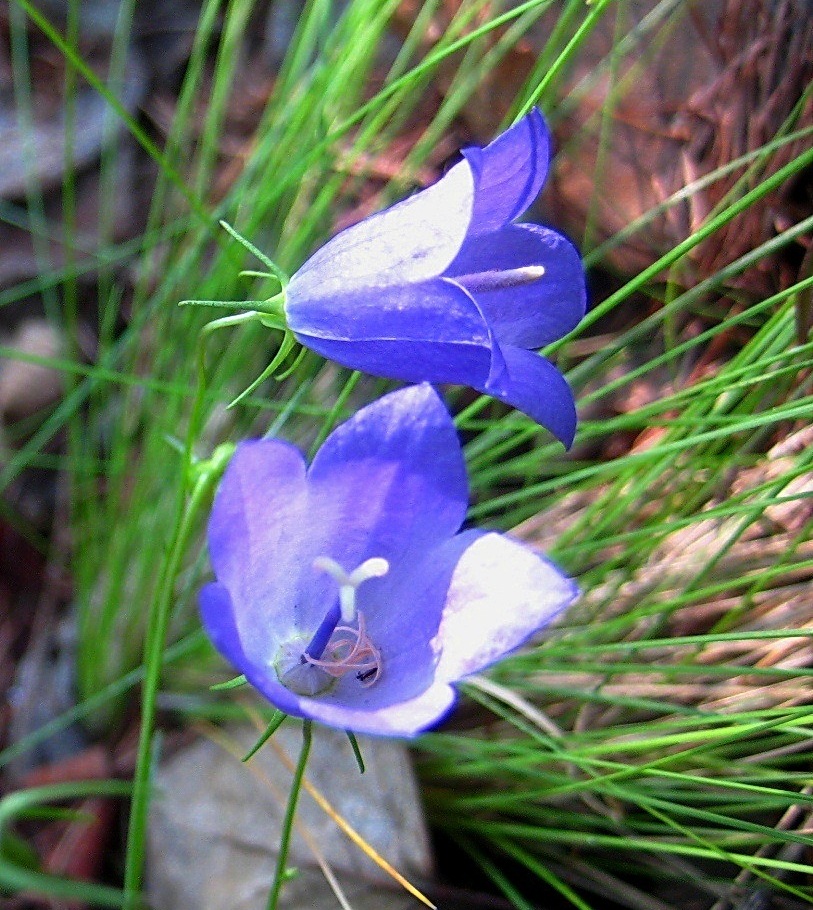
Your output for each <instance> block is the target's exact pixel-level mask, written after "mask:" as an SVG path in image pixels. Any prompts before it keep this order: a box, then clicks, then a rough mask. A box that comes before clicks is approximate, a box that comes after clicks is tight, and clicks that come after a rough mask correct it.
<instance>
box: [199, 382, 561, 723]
mask: <svg viewBox="0 0 813 910" xmlns="http://www.w3.org/2000/svg"><path fill="white" fill-rule="evenodd" d="M467 503H468V484H467V479H466V472H465V466H464V462H463V456H462V452H461V449H460V443H459V441H458V438H457V434H456V432H455V428H454V424H453V422H452V420H451V418H450V416H449V414H448V412H447V411H446V408H445V407H444V405H443V403H442V402H441V400H440V398H439V397H438V395H437V393H436V392H435V391H434V390H433V389H432V387H431V386H430V385H428V384H425V383H424V384H422V385H418V386H410V387H407V388H405V389H401V390H399V391H396V392H392V393H390V394H389V395H386V396H384V397H383V398H381V399H379V400H378V401H376V402H375V403H373V404H371V405H369V406H368V407H366V408H363V409H362V410H360V411H359V412H358V413H357V414H356V415H355V416H354V417H352V418H351V419H350V420H348V421H347V422H346V423H345V424H343V425H342V426H340V427H339V428H338V429H336V430H335V431H334V432H333V433H332V434H331V435H330V436H329V437H328V439H327V440H326V441H325V443H324V444H323V446H322V447H321V449H320V450H319V452H318V453H317V455H316V457H315V458H314V460H313V463H312V464H311V466H310V467H309V468H307V467H306V465H305V462H304V459H303V457H302V455H301V453H300V452H299V450H298V449H296V448H294V447H293V446H291V445H289V444H288V443H285V442H282V441H279V440H274V439H265V440H255V441H249V442H243V443H241V444H240V445H239V446H238V447H237V450H236V452H235V454H234V456H233V458H232V461H231V463H230V464H229V466H228V468H227V470H226V473H225V474H224V477H223V480H222V482H221V485H220V488H219V490H218V493H217V495H216V497H215V502H214V506H213V510H212V516H211V520H210V523H209V551H210V555H211V560H212V565H213V567H214V571H215V575H216V577H217V580H216V581H215V582H213V583H210V584H208V585H206V586H205V587H204V588H203V590H202V591H201V594H200V607H201V614H202V618H203V623H204V626H205V627H206V630H207V632H208V633H209V635H210V637H211V638H212V640H213V642H214V644H215V645H216V647H217V648H218V649H219V650H220V652H221V653H222V654H223V655H224V656H225V657H226V658H227V659H228V660H229V661H230V662H231V663H232V664H233V665H234V666H235V667H236V668H237V669H238V670H239V671H240V672H241V673H243V674H245V676H246V678H247V680H248V682H249V683H251V684H252V685H253V686H254V687H255V688H257V689H258V690H259V691H260V692H261V693H262V694H263V695H264V696H265V697H266V698H267V699H268V700H269V701H270V702H271V703H272V704H274V705H275V706H276V707H277V708H279V709H280V710H281V711H284V712H286V713H287V714H292V715H295V716H298V717H305V718H312V719H314V720H318V721H321V722H322V723H325V724H328V725H331V726H335V727H339V728H343V729H347V730H353V731H357V732H362V733H372V734H378V735H386V736H414V735H415V734H417V733H418V732H420V731H421V730H423V729H425V728H426V727H428V726H430V725H431V724H433V723H434V722H436V721H437V720H438V719H439V718H440V717H441V716H442V715H443V714H445V713H446V711H447V710H448V709H449V708H450V707H451V705H452V703H453V701H454V698H455V694H454V689H453V688H452V685H451V684H452V683H454V682H455V681H457V680H460V679H462V678H463V677H465V676H467V675H469V674H471V673H475V672H477V671H479V670H481V669H483V668H484V667H486V666H488V665H489V664H491V663H493V662H494V661H496V660H498V659H499V658H501V657H503V656H504V655H505V654H506V653H508V652H509V651H512V650H513V649H515V648H517V647H518V646H519V645H521V644H522V643H523V642H524V641H525V640H526V639H527V638H528V637H529V636H530V635H532V634H533V633H534V632H536V631H537V630H538V629H540V628H541V627H543V626H545V625H546V624H547V623H548V622H550V620H551V619H553V617H555V616H556V614H557V613H559V612H560V611H561V610H563V609H564V608H565V607H566V606H567V605H568V604H569V603H571V601H572V600H573V599H574V598H575V596H576V594H577V589H576V586H575V584H574V583H573V582H572V581H571V580H570V579H568V578H567V577H565V576H564V575H562V574H561V573H560V572H559V570H558V569H556V568H555V567H554V566H553V565H551V563H549V562H548V561H547V560H545V559H544V558H543V557H541V556H539V555H538V554H537V553H535V552H533V551H532V550H530V549H529V548H527V547H525V546H523V545H521V544H519V543H517V542H515V541H512V540H510V539H509V538H507V537H505V536H503V535H501V534H497V533H493V532H486V531H478V530H466V531H463V532H460V526H461V524H462V522H463V519H464V517H465V514H466V508H467Z"/></svg>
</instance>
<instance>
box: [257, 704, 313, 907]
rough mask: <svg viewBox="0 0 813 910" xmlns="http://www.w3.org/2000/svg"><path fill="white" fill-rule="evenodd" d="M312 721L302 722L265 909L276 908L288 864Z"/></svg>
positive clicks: (308, 752)
mask: <svg viewBox="0 0 813 910" xmlns="http://www.w3.org/2000/svg"><path fill="white" fill-rule="evenodd" d="M312 732H313V731H312V722H311V721H309V720H306V721H304V722H303V724H302V751H301V752H300V753H299V761H298V762H297V765H296V769H295V770H294V777H293V780H292V781H291V792H290V794H289V796H288V805H287V807H286V809H285V818H284V819H283V821H282V833H281V835H280V840H279V852H278V853H277V866H276V869H275V870H274V883H273V884H272V886H271V892H270V894H269V895H268V904H267V910H277V904H278V902H279V896H280V892H281V891H282V884H283V882H284V881H285V870H286V867H287V864H288V850H289V849H290V846H291V834H292V833H293V828H294V816H295V815H296V804H297V802H298V800H299V792H300V790H301V789H302V779H303V777H304V776H305V765H307V763H308V756H309V755H310V751H311V739H312Z"/></svg>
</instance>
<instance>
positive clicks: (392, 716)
mask: <svg viewBox="0 0 813 910" xmlns="http://www.w3.org/2000/svg"><path fill="white" fill-rule="evenodd" d="M454 701H455V691H454V689H452V687H451V686H448V685H445V684H436V685H433V686H431V687H430V688H429V689H427V690H426V691H425V692H422V693H421V694H420V695H417V696H416V697H415V698H411V699H409V700H408V701H403V702H400V703H399V704H392V705H387V706H385V707H382V708H375V709H372V710H371V709H370V708H366V707H365V706H363V705H359V706H357V707H350V706H347V705H343V704H340V703H339V702H338V701H329V700H324V701H323V700H317V699H301V701H300V707H301V711H302V715H303V716H306V717H311V718H313V720H318V721H321V722H322V723H324V724H329V725H330V726H332V727H339V728H340V729H345V730H354V731H356V732H357V733H370V734H372V735H374V736H403V737H411V736H416V735H417V734H418V733H420V732H421V731H422V730H425V729H426V728H427V727H431V726H432V725H433V724H434V723H436V722H437V721H439V720H440V719H441V718H442V717H443V715H444V714H446V712H447V711H448V710H449V709H450V708H451V706H452V705H453V704H454Z"/></svg>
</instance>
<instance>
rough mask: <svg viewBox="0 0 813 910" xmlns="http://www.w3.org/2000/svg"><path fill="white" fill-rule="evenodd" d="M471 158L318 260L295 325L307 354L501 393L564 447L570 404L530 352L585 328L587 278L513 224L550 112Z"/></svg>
mask: <svg viewBox="0 0 813 910" xmlns="http://www.w3.org/2000/svg"><path fill="white" fill-rule="evenodd" d="M463 159H464V160H463V161H461V162H460V163H459V164H456V165H455V166H454V167H453V168H451V170H450V171H449V172H448V173H447V174H446V175H445V176H444V177H443V178H442V179H441V180H439V181H438V182H437V183H436V184H434V185H433V186H431V187H429V188H428V189H425V190H423V191H422V192H420V193H417V194H416V195H414V196H411V197H410V198H409V199H405V200H404V201H403V202H400V203H398V204H397V205H394V206H392V208H389V209H386V210H385V211H383V212H379V213H378V214H375V215H372V216H371V217H369V218H365V219H364V220H363V221H361V222H360V223H359V224H356V225H354V226H353V227H350V228H348V229H347V230H345V231H342V232H341V233H340V234H338V235H337V236H336V237H334V238H333V239H332V240H331V241H330V242H329V243H327V244H326V245H325V246H323V247H322V248H321V249H320V250H318V251H317V252H316V253H315V254H314V255H313V256H311V258H310V259H309V260H308V261H307V262H306V263H305V264H304V265H303V266H302V268H301V269H300V270H299V271H298V272H297V273H296V274H295V275H294V276H293V278H292V279H291V282H290V284H289V285H288V287H287V293H286V302H285V311H286V317H287V321H288V325H289V327H290V329H291V330H292V331H293V333H294V335H295V336H296V338H297V339H298V340H299V341H300V342H301V344H303V345H305V347H308V348H311V349H312V350H314V351H317V352H318V353H319V354H321V355H323V356H324V357H328V358H330V359H332V360H336V361H338V362H339V363H342V364H344V365H345V366H349V367H352V368H353V369H358V370H363V371H364V372H366V373H372V374H374V375H378V376H389V377H392V378H393V379H402V380H405V381H407V382H422V381H424V380H426V381H429V382H444V383H445V382H449V383H460V384H462V385H468V386H471V387H472V388H474V389H477V390H479V391H480V392H485V393H487V394H489V395H493V396H494V397H495V398H499V399H501V400H502V401H505V402H507V403H508V404H510V405H513V406H514V407H516V408H518V409H519V410H520V411H524V412H525V413H526V414H528V415H529V416H530V417H532V418H533V419H534V420H536V421H537V422H538V423H540V424H542V426H544V427H547V428H548V429H549V430H550V431H551V432H552V433H553V434H554V435H555V436H557V437H558V438H559V439H560V440H561V441H562V442H563V443H564V444H565V445H567V446H569V445H570V444H571V443H572V441H573V436H574V434H575V429H576V409H575V406H574V403H573V396H572V394H571V391H570V389H569V387H568V385H567V383H566V382H565V380H564V378H563V377H562V375H561V374H560V373H559V372H558V371H557V370H556V368H555V367H554V366H553V365H552V364H550V363H549V362H548V361H547V360H545V359H544V358H541V357H539V356H537V355H536V354H534V353H533V349H536V348H540V347H543V346H544V345H546V344H549V343H550V342H552V341H555V340H556V339H558V338H561V337H562V336H564V335H565V334H567V332H569V331H570V330H571V329H573V328H574V327H575V326H576V325H577V324H578V323H579V321H580V319H581V318H582V316H583V315H584V309H585V283H584V270H583V268H582V264H581V261H580V259H579V255H578V253H577V252H576V250H575V249H574V247H573V246H572V245H571V244H570V243H569V242H568V241H567V240H566V239H565V238H564V237H562V236H561V235H560V234H557V233H556V232H555V231H552V230H550V229H548V228H545V227H540V226H539V225H536V224H514V223H513V222H514V220H515V219H516V218H517V217H519V215H521V214H522V213H523V212H524V211H525V210H526V209H527V208H528V206H529V205H530V204H531V203H532V202H533V201H534V199H535V198H536V196H537V194H538V193H539V191H540V189H541V188H542V184H543V183H544V182H545V177H546V175H547V169H548V159H549V136H548V131H547V127H546V125H545V121H544V120H543V118H542V115H541V114H540V112H539V111H538V110H537V109H535V108H534V109H533V110H532V111H531V113H530V114H528V115H527V116H526V117H525V118H523V119H522V120H520V121H519V122H518V123H517V124H515V125H514V126H513V127H511V128H510V129H509V130H507V131H506V132H505V133H503V134H502V135H501V136H499V137H498V138H497V139H495V140H494V142H492V143H491V144H490V145H488V146H486V148H483V149H481V148H476V147H472V148H467V149H464V150H463Z"/></svg>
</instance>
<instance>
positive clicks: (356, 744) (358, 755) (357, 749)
mask: <svg viewBox="0 0 813 910" xmlns="http://www.w3.org/2000/svg"><path fill="white" fill-rule="evenodd" d="M344 732H345V733H346V734H347V738H348V739H349V740H350V746H351V748H352V749H353V755H355V757H356V763H357V764H358V766H359V773H360V774H364V770H365V769H364V758H363V757H362V754H361V748H360V747H359V741H358V740H357V739H356V734H355V733H354V732H353V731H352V730H345V731H344Z"/></svg>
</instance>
